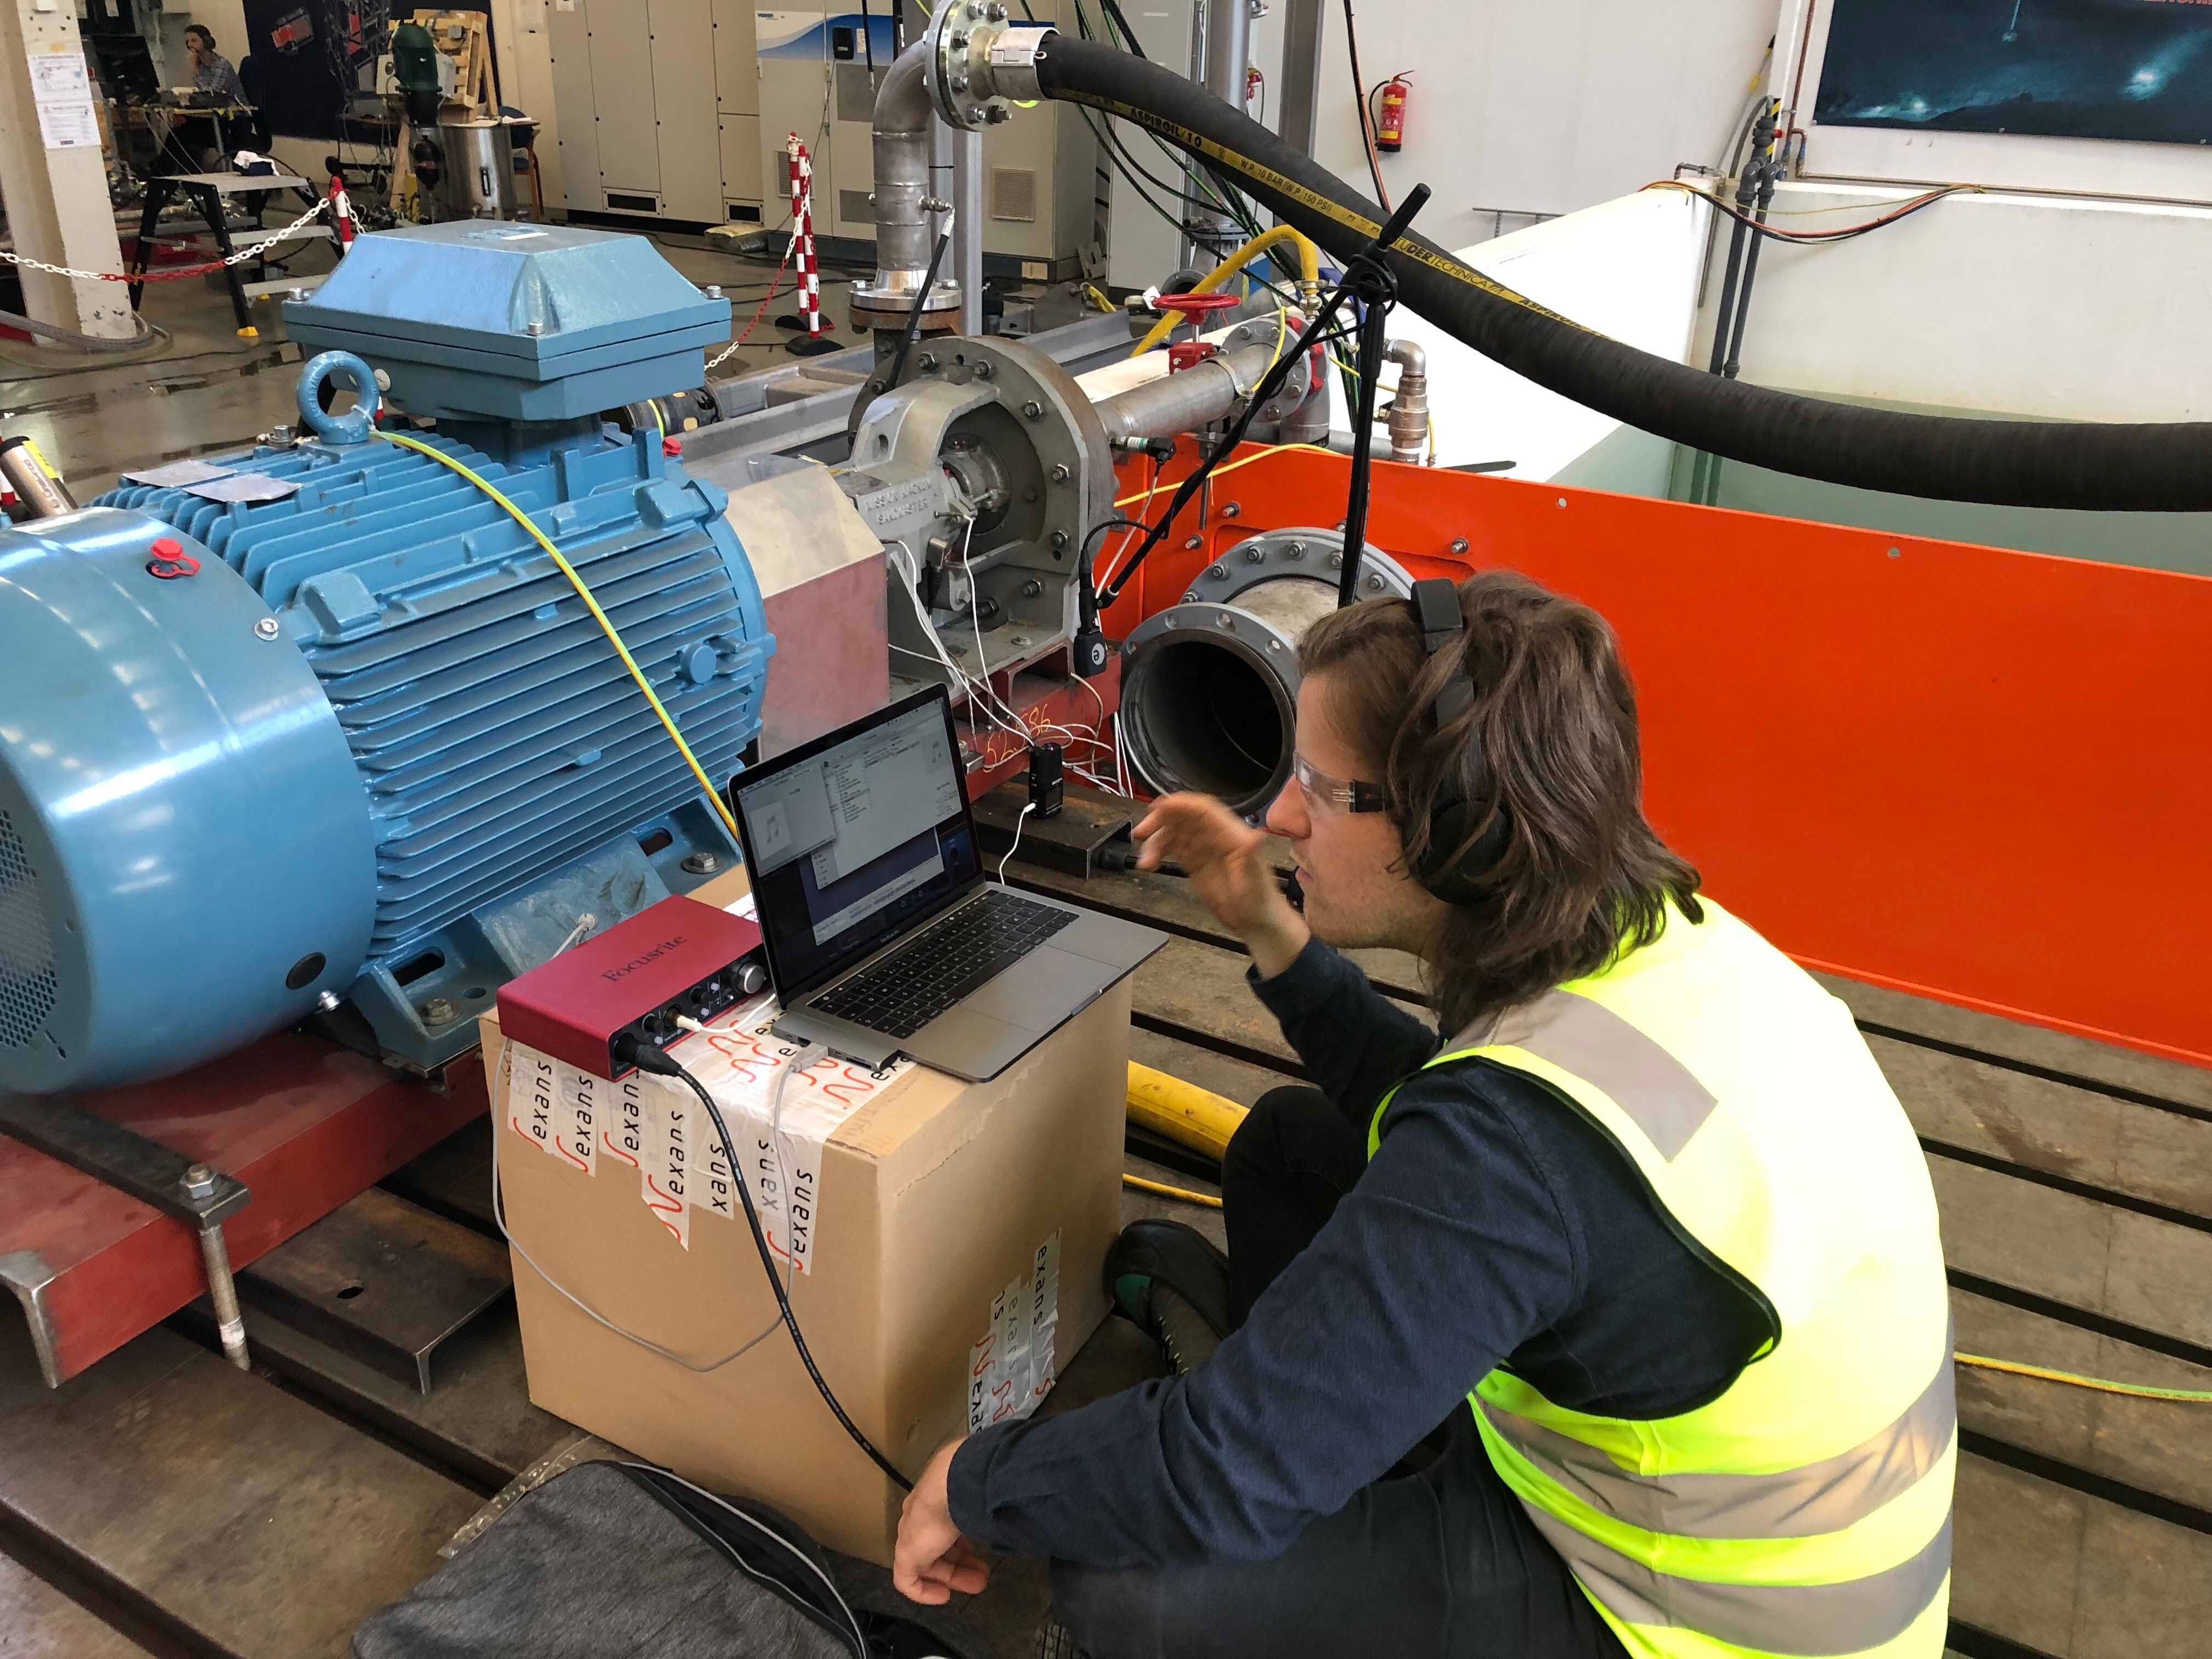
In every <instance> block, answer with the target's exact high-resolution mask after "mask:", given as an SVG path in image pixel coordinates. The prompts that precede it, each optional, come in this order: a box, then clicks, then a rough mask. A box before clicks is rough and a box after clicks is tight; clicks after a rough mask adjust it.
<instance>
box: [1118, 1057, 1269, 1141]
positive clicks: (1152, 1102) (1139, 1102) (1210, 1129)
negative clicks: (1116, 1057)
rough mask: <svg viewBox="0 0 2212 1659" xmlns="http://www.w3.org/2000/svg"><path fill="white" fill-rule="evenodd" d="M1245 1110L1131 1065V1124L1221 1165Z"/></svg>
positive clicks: (1162, 1075) (1193, 1086)
mask: <svg viewBox="0 0 2212 1659" xmlns="http://www.w3.org/2000/svg"><path fill="white" fill-rule="evenodd" d="M1244 1115H1245V1109H1244V1108H1243V1107H1242V1106H1239V1105H1238V1104H1237V1103H1236V1102H1235V1101H1233V1100H1225V1099H1224V1098H1223V1097H1221V1096H1219V1095H1217V1094H1214V1093H1212V1091H1209V1090H1206V1089H1201V1088H1200V1087H1199V1086H1198V1085H1196V1084H1194V1083H1185V1082H1184V1081H1183V1080H1182V1079H1181V1078H1176V1077H1170V1076H1169V1075H1168V1074H1167V1073H1165V1072H1156V1071H1154V1070H1153V1069H1152V1067H1151V1066H1139V1065H1138V1064H1137V1063H1136V1061H1134V1060H1131V1061H1130V1062H1129V1121H1130V1122H1132V1123H1133V1124H1136V1125H1137V1126H1138V1127H1139V1128H1144V1129H1150V1130H1151V1131H1152V1133H1154V1134H1157V1135H1164V1136H1165V1137H1166V1138H1167V1139H1170V1140H1172V1141H1174V1142H1175V1143H1176V1145H1177V1146H1188V1147H1189V1148H1190V1150H1191V1151H1193V1152H1203V1153H1204V1154H1205V1155H1206V1157H1208V1158H1212V1159H1213V1160H1214V1161H1215V1162H1217V1163H1218V1162H1219V1161H1220V1158H1221V1155H1222V1154H1223V1153H1224V1152H1227V1151H1228V1150H1229V1138H1230V1136H1231V1135H1233V1134H1235V1133H1237V1125H1238V1124H1240V1123H1242V1122H1243V1121H1244Z"/></svg>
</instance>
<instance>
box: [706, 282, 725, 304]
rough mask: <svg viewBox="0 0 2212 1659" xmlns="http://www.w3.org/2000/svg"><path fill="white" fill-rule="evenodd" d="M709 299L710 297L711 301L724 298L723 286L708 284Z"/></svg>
mask: <svg viewBox="0 0 2212 1659" xmlns="http://www.w3.org/2000/svg"><path fill="white" fill-rule="evenodd" d="M707 297H708V299H710V300H719V299H720V298H721V297H722V285H721V284H720V283H708V284H707Z"/></svg>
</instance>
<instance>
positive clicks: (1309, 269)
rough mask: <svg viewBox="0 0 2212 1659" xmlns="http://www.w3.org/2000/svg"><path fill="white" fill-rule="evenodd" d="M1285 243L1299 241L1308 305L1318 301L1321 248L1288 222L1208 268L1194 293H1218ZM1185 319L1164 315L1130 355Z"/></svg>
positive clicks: (1143, 350) (1158, 340)
mask: <svg viewBox="0 0 2212 1659" xmlns="http://www.w3.org/2000/svg"><path fill="white" fill-rule="evenodd" d="M1285 242H1295V243H1297V249H1298V287H1299V289H1300V295H1301V297H1302V298H1303V299H1304V301H1305V302H1306V304H1307V305H1309V306H1311V305H1314V304H1316V302H1317V301H1319V300H1320V298H1321V250H1320V249H1319V248H1317V247H1316V246H1314V245H1313V243H1312V242H1310V240H1307V239H1306V237H1305V236H1304V234H1301V233H1300V232H1298V231H1296V230H1293V229H1291V227H1290V226H1288V225H1277V226H1276V227H1275V228H1273V230H1267V231H1262V232H1261V234H1259V235H1257V236H1255V237H1254V238H1253V239H1252V240H1250V241H1249V242H1247V243H1245V244H1244V246H1243V247H1240V248H1238V249H1237V252H1234V253H1232V254H1231V255H1230V256H1229V257H1228V258H1226V259H1224V260H1223V261H1222V262H1221V263H1220V264H1218V265H1216V266H1214V268H1213V269H1212V270H1209V271H1207V272H1206V276H1205V277H1204V278H1203V279H1202V280H1201V281H1200V283H1199V285H1198V286H1197V287H1196V288H1194V289H1191V292H1192V293H1193V294H1214V293H1218V292H1219V291H1220V289H1222V287H1223V285H1224V284H1225V283H1227V282H1228V281H1229V279H1230V278H1231V277H1232V276H1235V275H1237V272H1238V271H1240V270H1243V269H1244V267H1245V266H1246V265H1248V264H1251V263H1252V261H1253V260H1255V259H1256V258H1259V257H1260V256H1261V254H1263V253H1265V252H1267V250H1268V249H1270V248H1275V247H1280V246H1282V245H1283V244H1284V243H1285ZM1181 321H1182V318H1180V317H1177V316H1176V315H1174V314H1173V313H1170V314H1169V315H1167V316H1165V317H1163V318H1161V319H1159V321H1158V322H1157V323H1154V324H1153V325H1152V332H1151V333H1149V334H1147V335H1146V336H1145V337H1144V338H1143V339H1141V340H1139V341H1138V342H1137V349H1135V350H1134V351H1133V352H1131V353H1130V354H1129V355H1130V356H1132V357H1141V356H1144V355H1145V354H1146V352H1147V351H1150V350H1152V349H1153V348H1154V347H1156V346H1158V345H1161V344H1164V343H1165V342H1166V340H1167V337H1168V336H1169V335H1170V334H1172V333H1174V332H1175V329H1176V324H1177V323H1179V322H1181Z"/></svg>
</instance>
